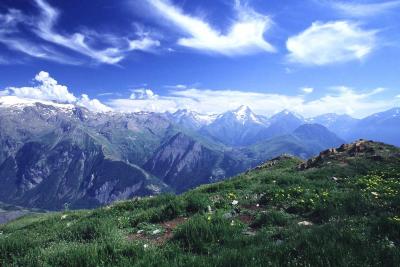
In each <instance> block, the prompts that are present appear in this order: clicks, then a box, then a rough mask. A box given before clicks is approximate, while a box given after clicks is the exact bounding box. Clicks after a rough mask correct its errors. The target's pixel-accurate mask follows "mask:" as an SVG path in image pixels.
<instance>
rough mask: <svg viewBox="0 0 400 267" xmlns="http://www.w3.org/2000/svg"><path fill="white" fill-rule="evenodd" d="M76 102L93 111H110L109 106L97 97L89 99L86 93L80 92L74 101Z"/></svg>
mask: <svg viewBox="0 0 400 267" xmlns="http://www.w3.org/2000/svg"><path fill="white" fill-rule="evenodd" d="M76 104H77V105H79V106H82V107H85V108H87V109H88V110H91V111H95V112H109V111H112V109H111V108H110V107H107V106H106V105H104V104H103V103H101V102H100V101H99V100H98V99H90V98H89V96H88V95H86V94H82V96H81V98H80V99H79V100H78V101H77V102H76Z"/></svg>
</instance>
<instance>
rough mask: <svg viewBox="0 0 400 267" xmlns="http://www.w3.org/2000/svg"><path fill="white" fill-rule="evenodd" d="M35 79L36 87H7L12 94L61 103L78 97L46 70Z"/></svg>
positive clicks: (69, 101)
mask: <svg viewBox="0 0 400 267" xmlns="http://www.w3.org/2000/svg"><path fill="white" fill-rule="evenodd" d="M35 81H36V82H37V83H38V85H37V86H35V87H8V88H7V89H8V91H9V92H11V94H12V95H15V96H18V97H21V98H29V99H40V100H52V101H57V102H61V103H71V102H74V101H76V97H75V96H74V95H73V94H71V93H70V92H69V91H68V88H67V87H66V86H64V85H60V84H58V82H57V81H56V80H54V79H53V78H52V77H50V75H49V73H47V72H45V71H41V72H39V73H38V74H37V75H36V76H35Z"/></svg>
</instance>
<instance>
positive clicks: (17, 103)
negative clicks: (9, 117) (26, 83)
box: [0, 96, 75, 110]
mask: <svg viewBox="0 0 400 267" xmlns="http://www.w3.org/2000/svg"><path fill="white" fill-rule="evenodd" d="M36 103H40V104H43V105H47V106H53V107H55V108H60V109H64V110H72V109H73V108H74V107H75V106H74V105H73V104H61V103H56V102H53V101H47V100H38V99H29V98H21V97H17V96H1V97H0V108H1V107H3V108H24V107H27V106H36Z"/></svg>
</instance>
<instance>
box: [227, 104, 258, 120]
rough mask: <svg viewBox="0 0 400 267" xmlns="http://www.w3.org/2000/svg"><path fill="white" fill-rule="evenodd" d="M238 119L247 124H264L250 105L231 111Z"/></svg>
mask: <svg viewBox="0 0 400 267" xmlns="http://www.w3.org/2000/svg"><path fill="white" fill-rule="evenodd" d="M231 113H232V114H233V115H234V117H235V118H236V120H237V121H239V122H241V123H242V124H245V123H246V122H253V123H258V124H262V122H261V121H260V120H259V119H258V118H257V115H255V114H254V113H253V111H252V110H251V109H250V108H249V107H248V106H244V105H243V106H240V107H239V108H237V109H236V110H234V111H232V112H231Z"/></svg>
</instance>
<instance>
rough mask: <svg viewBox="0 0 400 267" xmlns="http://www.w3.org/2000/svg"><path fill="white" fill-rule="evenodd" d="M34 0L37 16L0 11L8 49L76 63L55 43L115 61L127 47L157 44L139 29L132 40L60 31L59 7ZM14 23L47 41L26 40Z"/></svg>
mask: <svg viewBox="0 0 400 267" xmlns="http://www.w3.org/2000/svg"><path fill="white" fill-rule="evenodd" d="M35 4H36V6H37V7H38V9H39V16H36V17H33V18H32V17H30V16H28V15H25V14H23V13H22V12H21V11H18V10H15V9H10V10H8V12H7V13H5V14H0V23H1V24H2V28H1V29H0V42H1V43H3V44H5V45H6V46H8V47H9V48H10V49H13V50H17V51H19V52H22V53H25V54H27V55H29V56H32V57H36V58H42V59H47V60H52V61H57V62H61V63H70V64H79V63H80V62H77V60H72V59H71V57H68V56H66V55H65V54H64V53H61V52H59V51H60V50H59V49H58V48H59V47H64V48H66V49H69V50H71V51H73V52H76V53H78V54H81V55H84V56H86V57H89V58H91V59H92V60H94V61H95V62H97V63H105V64H117V63H118V62H120V61H121V60H123V59H124V58H125V57H126V55H127V53H128V52H130V51H133V50H142V51H150V50H151V49H153V48H154V47H157V46H159V45H160V43H159V41H158V40H153V39H152V38H150V37H149V36H148V34H145V33H140V36H139V39H132V40H131V39H129V38H127V37H119V36H114V35H111V34H99V33H97V32H95V31H88V30H86V31H85V32H74V33H72V34H61V33H59V32H57V31H56V29H55V26H56V24H57V22H58V19H59V16H60V12H59V10H57V9H55V8H54V7H52V6H51V5H50V4H49V3H47V2H46V1H45V0H35ZM18 26H24V27H25V29H27V30H28V31H29V32H31V33H33V34H35V35H36V36H37V37H39V38H41V39H42V40H43V41H46V42H47V44H43V43H41V42H32V41H30V40H28V39H27V37H26V34H25V33H22V32H20V30H19V27H18ZM89 39H90V42H89ZM89 43H91V44H92V43H105V44H106V45H107V47H106V48H103V49H97V48H94V47H93V46H92V45H91V44H89ZM49 44H51V45H52V46H50V45H49ZM53 46H54V47H53ZM56 48H57V49H56Z"/></svg>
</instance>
